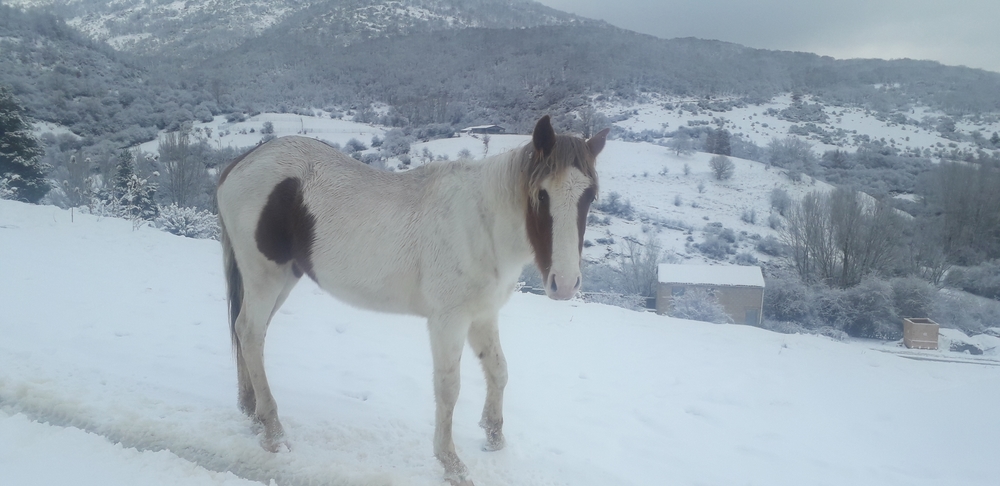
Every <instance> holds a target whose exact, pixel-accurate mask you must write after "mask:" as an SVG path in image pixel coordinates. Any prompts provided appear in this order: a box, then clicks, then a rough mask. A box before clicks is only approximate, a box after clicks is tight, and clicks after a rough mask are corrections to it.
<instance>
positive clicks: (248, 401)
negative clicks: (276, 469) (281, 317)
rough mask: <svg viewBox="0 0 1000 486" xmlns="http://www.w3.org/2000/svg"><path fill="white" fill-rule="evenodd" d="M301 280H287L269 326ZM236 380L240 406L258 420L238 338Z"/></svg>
mask: <svg viewBox="0 0 1000 486" xmlns="http://www.w3.org/2000/svg"><path fill="white" fill-rule="evenodd" d="M298 281H299V278H298V277H297V276H293V277H292V278H289V279H288V280H287V281H286V284H285V287H284V289H282V291H281V293H280V294H279V295H278V299H277V301H276V302H275V304H274V308H273V309H272V310H271V314H270V317H269V318H268V324H267V326H270V320H271V319H272V318H274V314H275V313H276V312H278V309H280V308H281V305H282V304H284V302H285V299H287V298H288V294H289V293H290V292H291V291H292V289H293V288H295V284H296V283H297V282H298ZM236 380H237V383H238V385H239V396H238V400H239V402H238V403H239V408H240V411H241V412H243V414H244V415H246V416H247V417H250V418H252V419H254V421H256V422H260V421H259V420H257V414H256V412H257V399H256V396H255V395H254V391H253V383H252V382H251V380H250V373H249V371H247V365H246V360H245V359H244V358H243V349H242V346H241V345H240V340H239V338H238V337H237V339H236Z"/></svg>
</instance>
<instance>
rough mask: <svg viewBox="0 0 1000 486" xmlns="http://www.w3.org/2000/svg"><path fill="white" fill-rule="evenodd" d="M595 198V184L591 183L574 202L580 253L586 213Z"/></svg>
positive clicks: (585, 227)
mask: <svg viewBox="0 0 1000 486" xmlns="http://www.w3.org/2000/svg"><path fill="white" fill-rule="evenodd" d="M596 198H597V186H596V185H591V186H590V187H588V188H587V189H586V190H584V191H583V194H581V195H580V200H579V201H577V203H576V210H577V215H576V225H577V229H579V230H580V253H581V254H582V253H583V234H584V232H586V231H587V213H589V212H590V203H592V202H594V199H596Z"/></svg>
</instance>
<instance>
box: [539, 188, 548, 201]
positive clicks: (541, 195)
mask: <svg viewBox="0 0 1000 486" xmlns="http://www.w3.org/2000/svg"><path fill="white" fill-rule="evenodd" d="M538 200H539V201H541V202H544V201H548V200H549V193H548V192H546V191H545V189H542V190H541V191H538Z"/></svg>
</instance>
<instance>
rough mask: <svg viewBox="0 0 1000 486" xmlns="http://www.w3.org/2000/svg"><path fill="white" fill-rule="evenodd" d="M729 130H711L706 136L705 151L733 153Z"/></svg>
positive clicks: (719, 153) (720, 153) (721, 153)
mask: <svg viewBox="0 0 1000 486" xmlns="http://www.w3.org/2000/svg"><path fill="white" fill-rule="evenodd" d="M729 137H730V133H729V130H709V131H708V136H706V137H705V152H708V153H710V154H717V155H732V152H733V149H732V147H731V146H730V143H729Z"/></svg>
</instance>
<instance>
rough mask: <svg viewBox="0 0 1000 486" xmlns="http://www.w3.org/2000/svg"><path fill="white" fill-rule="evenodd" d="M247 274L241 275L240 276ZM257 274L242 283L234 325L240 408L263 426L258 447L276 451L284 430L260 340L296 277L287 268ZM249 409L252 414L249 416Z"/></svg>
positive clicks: (280, 443) (279, 445)
mask: <svg viewBox="0 0 1000 486" xmlns="http://www.w3.org/2000/svg"><path fill="white" fill-rule="evenodd" d="M248 273H249V272H247V273H244V277H247V276H248ZM257 275H260V278H257V279H252V280H251V279H249V278H248V279H246V280H245V281H244V299H243V306H242V308H241V310H240V315H239V317H238V318H237V319H236V325H235V331H236V337H237V340H238V343H239V346H238V350H239V354H238V356H237V367H238V372H237V377H238V380H239V382H240V383H239V385H240V396H239V399H240V409H241V410H243V411H244V413H247V414H248V415H250V416H251V418H253V419H254V421H256V422H258V423H260V424H261V425H263V426H264V435H263V437H262V438H261V446H262V447H264V449H266V450H268V451H271V452H277V451H278V450H279V449H280V447H281V445H282V444H284V442H283V441H282V438H283V436H284V428H283V427H282V426H281V422H280V421H279V420H278V407H277V404H276V403H275V400H274V396H273V395H272V394H271V388H270V385H269V384H268V382H267V374H266V373H265V372H264V338H265V336H266V335H267V326H268V324H269V323H270V320H271V317H272V316H273V315H274V313H275V312H276V311H277V309H278V307H280V306H281V304H282V303H283V302H284V300H285V298H286V297H287V296H288V293H289V292H290V291H291V288H292V287H293V286H294V284H295V282H296V281H297V278H295V277H294V275H292V272H291V267H290V266H288V268H271V269H270V271H262V272H259V273H258V274H257ZM248 383H249V386H248ZM251 407H252V410H253V413H252V414H250V413H249V411H250V410H251ZM286 447H287V444H286Z"/></svg>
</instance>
